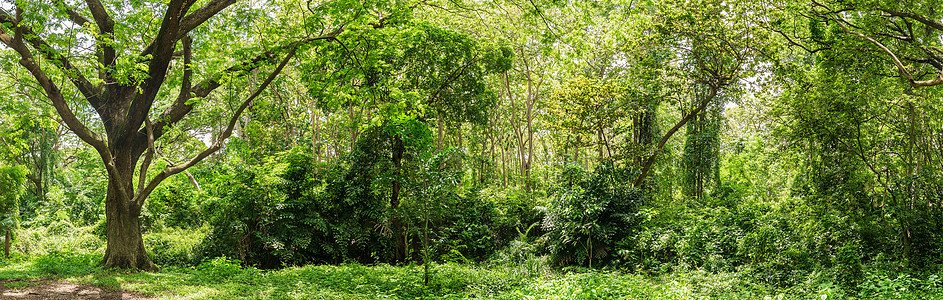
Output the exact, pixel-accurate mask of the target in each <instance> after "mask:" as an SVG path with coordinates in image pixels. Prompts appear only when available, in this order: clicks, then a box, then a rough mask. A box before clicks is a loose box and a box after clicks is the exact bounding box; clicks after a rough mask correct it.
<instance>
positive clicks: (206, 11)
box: [141, 0, 236, 56]
mask: <svg viewBox="0 0 943 300" xmlns="http://www.w3.org/2000/svg"><path fill="white" fill-rule="evenodd" d="M234 3H236V0H213V1H210V2H209V3H206V5H203V6H202V7H200V8H198V9H196V10H195V11H193V12H192V13H190V14H188V15H186V16H185V17H183V19H182V20H181V21H180V27H179V28H178V30H177V32H176V33H175V35H174V38H175V39H182V38H183V37H184V36H186V35H187V34H189V33H190V31H192V30H193V29H195V28H197V27H199V26H200V25H202V24H203V23H205V22H206V21H207V20H209V19H210V18H212V17H213V16H215V15H216V14H218V13H219V12H221V11H223V9H226V8H227V7H229V6H230V5H233V4H234ZM191 5H192V4H191ZM155 43H156V39H155V42H152V43H151V44H150V45H148V46H147V47H145V48H144V51H142V52H141V56H146V55H147V54H151V52H153V51H154V47H155V45H156V44H155Z"/></svg>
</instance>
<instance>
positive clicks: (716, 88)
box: [632, 85, 720, 187]
mask: <svg viewBox="0 0 943 300" xmlns="http://www.w3.org/2000/svg"><path fill="white" fill-rule="evenodd" d="M719 90H720V86H719V85H718V86H715V85H711V86H710V93H709V94H708V95H707V97H705V98H704V101H701V104H700V105H698V106H697V107H696V108H694V110H692V111H691V112H689V113H688V114H687V115H685V116H684V118H682V119H681V121H678V123H676V124H675V126H674V127H671V129H669V130H668V132H666V133H665V135H663V136H662V137H661V140H659V141H658V145H657V146H655V152H654V153H652V155H651V156H649V157H648V159H646V160H645V163H644V164H643V165H642V172H641V174H639V175H638V177H637V178H635V182H633V183H632V185H634V186H635V187H641V186H642V183H644V182H645V178H646V177H648V172H649V171H650V170H651V169H652V165H654V164H655V158H657V157H658V152H659V151H660V150H661V149H662V148H664V147H665V144H666V143H668V140H669V139H671V136H672V135H674V134H675V132H677V131H678V129H681V126H684V124H687V123H688V121H690V120H691V118H693V117H694V116H695V115H697V114H698V113H700V112H701V111H702V110H704V108H705V107H707V104H709V103H710V102H711V101H712V100H714V97H716V96H717V92H718V91H719Z"/></svg>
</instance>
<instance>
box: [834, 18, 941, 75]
mask: <svg viewBox="0 0 943 300" xmlns="http://www.w3.org/2000/svg"><path fill="white" fill-rule="evenodd" d="M833 20H834V21H835V22H836V23H838V25H840V26H841V27H842V29H843V30H844V31H845V32H847V33H850V34H853V35H857V36H859V37H861V38H863V39H865V40H867V41H869V42H871V43H872V44H874V45H875V46H878V48H881V50H882V51H884V53H887V55H889V56H890V57H891V60H892V61H893V62H894V65H896V66H897V69H898V70H899V71H900V73H901V75H903V76H904V78H905V79H907V82H909V83H910V86H911V87H915V88H916V87H924V86H935V85H941V84H943V70H941V71H940V74H939V76H937V78H934V79H930V80H920V81H918V80H915V79H914V75H913V74H911V73H910V71H908V70H907V67H905V66H904V64H903V63H902V62H901V61H900V58H898V57H897V55H896V54H894V52H893V51H891V49H888V48H887V47H886V46H884V44H881V42H878V41H877V40H875V39H873V38H871V37H869V36H867V35H865V34H863V33H860V32H858V31H855V30H851V29H848V27H847V26H846V24H845V22H844V20H836V19H833Z"/></svg>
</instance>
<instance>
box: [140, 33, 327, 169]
mask: <svg viewBox="0 0 943 300" xmlns="http://www.w3.org/2000/svg"><path fill="white" fill-rule="evenodd" d="M341 32H343V28H338V29H336V30H334V31H332V32H330V33H328V34H325V35H321V36H316V37H310V38H306V39H302V40H298V41H295V42H292V43H290V44H288V45H285V46H280V47H277V48H274V49H271V50H269V51H266V52H264V53H262V54H259V55H258V56H256V57H253V58H252V59H249V60H245V61H242V62H239V63H237V64H235V65H233V66H231V67H229V68H227V69H226V70H223V71H222V72H219V73H216V74H214V75H212V76H210V77H209V78H207V79H204V80H203V81H201V82H199V83H197V84H196V85H195V86H193V87H192V88H191V89H190V92H189V93H187V94H180V95H178V97H177V99H176V100H175V101H174V102H173V103H172V104H171V105H170V107H168V108H167V109H166V110H164V111H163V112H162V113H161V114H160V116H159V117H158V118H157V119H156V123H155V124H154V138H155V139H157V138H160V137H161V136H163V134H164V129H165V128H168V127H173V126H174V125H175V124H177V122H179V121H180V120H182V119H183V117H184V116H186V115H187V114H188V113H190V111H192V110H193V106H194V105H195V104H196V103H190V102H189V101H190V99H192V98H194V97H195V98H204V97H206V96H207V95H209V94H210V92H212V91H213V90H216V89H217V88H219V87H220V86H221V85H222V84H223V79H224V78H229V77H241V76H245V75H246V74H249V73H251V72H252V70H255V69H257V68H259V67H261V66H264V65H265V63H267V62H272V61H274V60H275V59H276V58H277V56H278V54H279V53H282V52H284V51H285V50H291V51H294V49H296V48H297V47H299V46H301V45H304V44H307V43H311V42H314V41H319V40H328V41H330V40H335V39H336V38H337V36H338V35H340V33H341ZM146 136H147V135H146V132H144V130H143V129H142V130H139V131H138V134H137V137H136V138H135V144H138V145H143V143H144V142H145V141H146ZM139 153H140V152H139Z"/></svg>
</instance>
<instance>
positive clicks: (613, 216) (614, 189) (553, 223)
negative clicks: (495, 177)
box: [543, 164, 645, 266]
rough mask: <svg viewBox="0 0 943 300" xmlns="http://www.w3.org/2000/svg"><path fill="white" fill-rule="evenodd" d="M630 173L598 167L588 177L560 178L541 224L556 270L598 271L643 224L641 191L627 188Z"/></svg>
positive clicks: (572, 172)
mask: <svg viewBox="0 0 943 300" xmlns="http://www.w3.org/2000/svg"><path fill="white" fill-rule="evenodd" d="M630 178H631V172H630V171H629V170H627V169H623V168H616V167H613V166H612V165H610V164H602V165H600V166H598V167H597V168H596V170H595V171H593V172H592V173H589V174H585V173H583V171H582V170H580V169H578V168H568V169H567V170H565V171H564V172H563V180H561V182H562V183H561V186H560V188H559V190H558V191H557V192H556V193H555V194H554V195H553V197H552V198H551V201H550V205H549V207H548V208H547V211H546V217H545V218H544V223H543V226H544V229H546V230H547V234H546V240H547V241H548V243H549V244H550V245H549V247H550V251H551V254H552V258H553V261H554V263H556V264H558V265H583V266H602V265H605V264H608V263H610V262H612V261H613V260H615V259H617V258H618V257H619V254H620V252H621V250H626V249H625V248H626V247H631V243H629V242H627V241H626V240H627V239H630V238H631V237H632V236H634V235H635V232H636V230H637V229H638V225H639V224H640V223H641V221H642V219H641V218H640V214H639V208H640V207H641V205H643V204H644V203H645V195H644V193H642V191H640V190H638V189H636V188H634V187H632V186H631V183H630V182H631V180H630Z"/></svg>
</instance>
